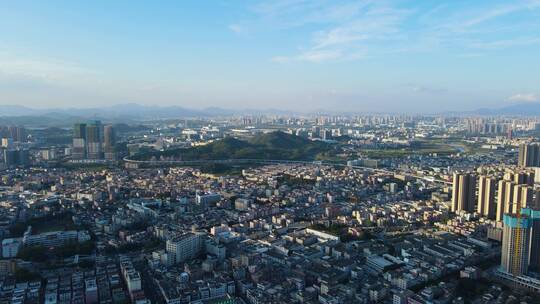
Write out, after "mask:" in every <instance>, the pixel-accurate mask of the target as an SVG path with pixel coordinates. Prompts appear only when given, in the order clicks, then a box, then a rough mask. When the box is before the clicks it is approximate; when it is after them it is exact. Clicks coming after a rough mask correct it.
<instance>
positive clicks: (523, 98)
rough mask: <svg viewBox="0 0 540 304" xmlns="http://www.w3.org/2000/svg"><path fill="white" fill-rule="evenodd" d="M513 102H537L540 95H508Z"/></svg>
mask: <svg viewBox="0 0 540 304" xmlns="http://www.w3.org/2000/svg"><path fill="white" fill-rule="evenodd" d="M508 100H509V101H512V102H537V101H540V97H538V95H536V94H533V93H518V94H515V95H512V96H510V97H508Z"/></svg>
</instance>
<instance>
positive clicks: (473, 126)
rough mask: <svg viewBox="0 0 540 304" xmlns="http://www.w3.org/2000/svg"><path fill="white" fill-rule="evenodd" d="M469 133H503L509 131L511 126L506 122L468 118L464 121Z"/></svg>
mask: <svg viewBox="0 0 540 304" xmlns="http://www.w3.org/2000/svg"><path fill="white" fill-rule="evenodd" d="M465 124H466V127H467V132H468V133H470V134H485V135H503V134H508V133H509V132H511V130H512V127H511V125H510V124H509V123H506V122H493V121H486V120H484V119H480V118H478V119H468V120H466V121H465Z"/></svg>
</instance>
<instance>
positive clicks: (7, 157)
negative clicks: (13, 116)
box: [0, 126, 30, 168]
mask: <svg viewBox="0 0 540 304" xmlns="http://www.w3.org/2000/svg"><path fill="white" fill-rule="evenodd" d="M27 136H28V134H27V132H26V129H25V128H23V127H17V126H0V139H1V141H0V168H1V167H7V168H10V167H24V166H27V165H29V164H30V154H29V151H28V149H27V148H25V147H24V143H26V141H27Z"/></svg>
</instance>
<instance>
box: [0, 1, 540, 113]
mask: <svg viewBox="0 0 540 304" xmlns="http://www.w3.org/2000/svg"><path fill="white" fill-rule="evenodd" d="M53 3H54V4H55V5H51V2H47V3H44V2H40V1H18V2H8V1H2V2H0V37H1V38H0V105H24V106H27V107H31V108H87V107H103V106H107V105H112V104H126V103H138V104H143V105H160V106H180V107H185V108H193V109H204V108H207V107H222V108H231V109H246V108H249V109H261V110H263V109H269V108H276V109H282V110H289V111H305V110H306V109H311V110H313V111H316V110H318V109H323V110H325V109H327V110H332V109H335V110H336V111H337V112H339V111H348V110H350V111H351V112H361V111H365V112H421V113H430V112H431V113H433V112H443V111H470V110H475V109H479V108H498V107H504V106H507V105H512V104H517V103H526V102H538V101H540V91H539V88H538V80H537V79H539V78H540V72H539V71H540V62H539V60H537V57H538V55H537V54H539V53H540V31H539V30H538V29H540V18H539V17H540V1H538V0H525V1H515V2H512V3H508V2H505V1H478V2H474V3H470V2H469V1H462V0H460V1H452V2H446V3H445V2H442V1H440V2H436V3H435V2H430V3H427V2H425V3H424V2H422V3H416V2H415V1H370V0H366V1H348V0H341V1H326V0H321V1H304V0H278V1H256V2H251V1H230V2H228V1H219V2H215V3H212V4H207V3H200V2H189V3H187V2H186V3H180V4H179V3H176V2H174V1H165V2H161V3H160V4H159V5H156V4H155V3H150V2H131V1H118V2H114V3H111V2H106V1H99V2H92V3H83V2H71V1H54V2H53ZM374 105H376V107H375V106H374Z"/></svg>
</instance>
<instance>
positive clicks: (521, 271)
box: [451, 169, 540, 276]
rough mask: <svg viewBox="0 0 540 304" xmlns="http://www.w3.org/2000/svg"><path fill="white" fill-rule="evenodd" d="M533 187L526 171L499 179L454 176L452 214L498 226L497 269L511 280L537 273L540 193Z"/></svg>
mask: <svg viewBox="0 0 540 304" xmlns="http://www.w3.org/2000/svg"><path fill="white" fill-rule="evenodd" d="M533 186H534V172H533V171H531V170H530V169H529V170H520V169H516V170H515V171H507V172H505V173H504V174H503V175H502V176H501V175H500V174H499V175H497V174H493V175H480V176H478V177H477V176H476V175H475V174H474V173H470V172H460V173H454V180H453V189H452V191H453V193H452V194H453V196H452V206H451V209H452V211H453V212H456V213H459V212H469V213H474V212H476V213H477V214H479V215H481V216H483V217H485V218H488V219H491V220H495V221H497V222H501V223H502V225H503V234H502V252H501V269H502V270H503V271H504V272H506V273H509V274H511V275H514V276H524V275H527V273H528V271H529V270H534V271H539V270H540V190H535V189H534V187H533Z"/></svg>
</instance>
